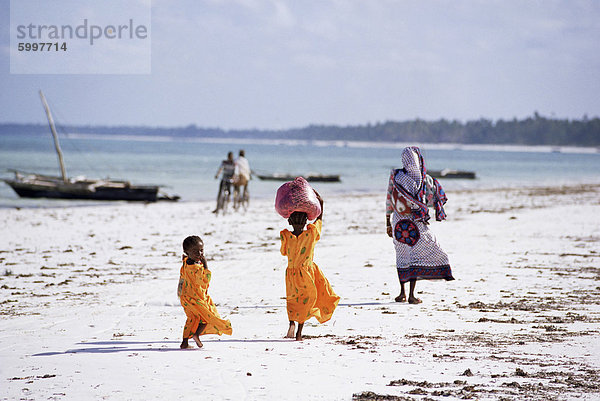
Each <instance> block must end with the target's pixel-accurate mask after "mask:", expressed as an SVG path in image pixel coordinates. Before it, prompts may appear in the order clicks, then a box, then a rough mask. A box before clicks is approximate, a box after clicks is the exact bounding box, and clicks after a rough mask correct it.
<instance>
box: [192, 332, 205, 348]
mask: <svg viewBox="0 0 600 401" xmlns="http://www.w3.org/2000/svg"><path fill="white" fill-rule="evenodd" d="M192 338H193V339H194V341H195V342H196V345H197V346H198V348H202V347H204V344H202V341H200V337H198V334H194V335H193V336H192Z"/></svg>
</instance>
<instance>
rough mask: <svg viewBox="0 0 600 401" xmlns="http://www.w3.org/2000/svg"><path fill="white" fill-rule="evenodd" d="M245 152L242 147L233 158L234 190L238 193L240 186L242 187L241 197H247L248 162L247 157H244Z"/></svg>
mask: <svg viewBox="0 0 600 401" xmlns="http://www.w3.org/2000/svg"><path fill="white" fill-rule="evenodd" d="M245 156H246V152H244V149H240V153H239V156H238V157H237V158H236V159H235V161H234V163H235V173H234V179H233V185H234V187H235V188H234V190H235V192H236V193H239V191H240V188H241V187H244V191H243V192H242V195H241V198H242V199H248V197H249V193H248V182H249V181H250V174H251V170H250V163H248V159H246V157H245Z"/></svg>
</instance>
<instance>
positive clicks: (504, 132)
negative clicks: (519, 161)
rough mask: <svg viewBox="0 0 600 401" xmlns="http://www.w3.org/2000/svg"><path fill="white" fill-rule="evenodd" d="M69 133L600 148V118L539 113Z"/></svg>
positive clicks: (40, 130)
mask: <svg viewBox="0 0 600 401" xmlns="http://www.w3.org/2000/svg"><path fill="white" fill-rule="evenodd" d="M62 128H63V129H62V131H64V132H67V133H94V134H101V135H156V136H178V137H192V138H198V137H201V138H221V137H229V138H256V139H304V140H336V141H340V140H341V141H369V142H408V143H410V142H415V143H457V144H498V145H500V144H501V145H548V146H592V147H600V118H597V117H596V118H592V119H588V118H587V117H584V118H583V119H581V120H559V119H552V118H546V117H542V116H540V115H539V114H538V113H537V112H536V113H535V114H534V115H533V116H532V117H528V118H525V119H522V120H517V119H516V118H515V119H512V120H497V121H492V120H487V119H479V120H475V121H468V122H466V123H463V122H459V121H456V120H454V121H450V120H445V119H441V120H437V121H425V120H421V119H416V120H412V121H403V122H397V121H387V122H383V123H377V124H374V125H373V124H367V125H359V126H334V125H310V126H308V127H304V128H297V129H287V130H223V129H220V128H200V127H196V126H195V125H189V126H187V127H176V128H161V127H158V128H157V127H131V126H114V127H106V126H71V127H62ZM47 132H48V127H47V126H46V125H43V124H0V134H46V133H47Z"/></svg>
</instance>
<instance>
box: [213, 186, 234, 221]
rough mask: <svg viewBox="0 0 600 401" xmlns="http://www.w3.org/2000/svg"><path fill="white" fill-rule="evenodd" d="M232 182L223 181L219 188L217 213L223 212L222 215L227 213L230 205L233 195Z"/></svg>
mask: <svg viewBox="0 0 600 401" xmlns="http://www.w3.org/2000/svg"><path fill="white" fill-rule="evenodd" d="M230 188H231V180H230V179H229V180H221V184H220V187H219V198H218V199H217V209H216V210H215V213H217V214H218V213H219V211H220V212H221V214H226V213H227V205H228V204H229V197H230V195H231V193H230V191H231V189H230Z"/></svg>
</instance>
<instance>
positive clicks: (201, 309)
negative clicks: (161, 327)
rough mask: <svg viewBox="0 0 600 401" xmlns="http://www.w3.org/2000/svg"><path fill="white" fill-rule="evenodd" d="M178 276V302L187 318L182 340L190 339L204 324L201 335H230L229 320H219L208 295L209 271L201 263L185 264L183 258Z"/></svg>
mask: <svg viewBox="0 0 600 401" xmlns="http://www.w3.org/2000/svg"><path fill="white" fill-rule="evenodd" d="M179 275H180V279H181V280H182V286H181V296H180V298H179V301H180V302H181V306H183V310H184V311H185V315H186V316H187V321H186V322H185V326H184V328H183V338H190V337H192V336H193V335H194V333H195V332H196V330H197V329H198V325H199V324H200V323H204V324H206V327H205V328H204V330H203V331H202V333H200V334H201V335H202V334H218V335H221V334H228V335H231V333H232V329H231V323H230V322H229V320H224V319H221V316H219V312H217V307H216V306H215V303H214V302H213V300H212V299H211V298H210V296H209V295H208V286H209V284H210V270H208V269H207V268H205V267H204V265H203V264H202V263H201V262H197V263H195V264H187V258H185V259H184V260H183V266H181V270H180V272H179Z"/></svg>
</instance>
